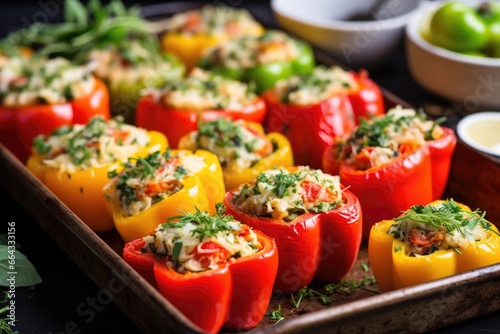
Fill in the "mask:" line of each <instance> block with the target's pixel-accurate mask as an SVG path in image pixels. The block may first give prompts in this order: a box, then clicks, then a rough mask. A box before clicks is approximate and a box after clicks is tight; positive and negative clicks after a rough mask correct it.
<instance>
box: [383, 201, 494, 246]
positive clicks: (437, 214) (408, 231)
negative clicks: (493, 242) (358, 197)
mask: <svg viewBox="0 0 500 334" xmlns="http://www.w3.org/2000/svg"><path fill="white" fill-rule="evenodd" d="M395 221H396V224H395V225H393V226H391V228H390V229H389V231H388V232H387V233H390V234H393V235H394V238H395V239H399V240H401V241H403V242H404V243H405V248H406V255H408V256H421V255H429V254H432V253H434V252H436V251H438V250H447V249H454V250H455V251H456V252H457V253H460V249H465V248H467V247H469V246H470V245H471V244H473V243H474V242H476V241H481V240H485V239H486V238H488V237H489V235H490V234H491V233H492V232H493V230H491V224H490V223H489V222H488V221H486V220H485V219H484V213H483V214H481V212H477V211H476V212H471V211H465V210H464V209H463V208H462V207H461V206H459V205H457V204H456V203H455V202H454V201H453V200H450V201H444V202H440V203H437V204H429V205H427V206H413V207H411V208H410V209H409V210H408V211H406V212H405V213H403V215H401V216H400V217H398V218H396V219H395ZM494 233H495V232H494Z"/></svg>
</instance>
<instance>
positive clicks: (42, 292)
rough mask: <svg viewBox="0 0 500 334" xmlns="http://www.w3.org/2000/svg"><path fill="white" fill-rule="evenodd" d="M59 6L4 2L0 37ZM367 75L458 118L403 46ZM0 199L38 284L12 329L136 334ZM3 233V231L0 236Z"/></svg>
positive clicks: (491, 320) (265, 11)
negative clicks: (417, 72) (421, 77)
mask: <svg viewBox="0 0 500 334" xmlns="http://www.w3.org/2000/svg"><path fill="white" fill-rule="evenodd" d="M154 2H155V1H150V2H146V3H144V2H143V5H146V6H149V5H151V4H152V3H154ZM61 3H62V1H60V0H47V1H43V0H42V1H37V2H35V1H31V2H28V1H20V2H15V3H14V2H12V3H8V4H6V3H5V2H4V3H2V9H1V10H0V22H1V23H0V26H1V33H2V34H5V33H6V32H8V31H11V30H13V29H15V28H20V27H23V26H24V25H25V24H26V22H33V21H36V20H49V21H57V20H59V19H60V18H61V9H62V5H61ZM126 3H128V2H126ZM212 3H213V2H212ZM229 3H230V4H233V5H234V4H237V5H241V6H244V7H246V8H248V9H250V10H251V11H252V13H254V15H256V17H257V18H258V19H259V20H261V21H262V22H264V23H265V24H267V25H269V26H273V25H274V20H273V17H272V14H271V11H270V9H269V2H268V1H252V2H250V1H234V0H233V1H229ZM43 5H44V6H45V7H42V6H43ZM49 5H50V6H49ZM47 6H49V7H47ZM44 8H45V10H44ZM47 8H48V9H47ZM40 10H42V11H40ZM43 13H45V14H43ZM371 76H372V78H373V79H374V80H375V81H376V82H378V83H379V84H380V85H381V86H382V87H384V88H386V89H387V90H389V91H391V92H393V93H394V94H396V95H397V96H399V97H401V98H402V99H404V100H406V101H407V102H409V103H411V104H413V105H414V106H417V107H425V109H426V110H427V111H429V110H430V111H432V110H439V112H442V110H449V111H450V110H451V111H452V112H451V113H449V114H450V115H451V116H452V118H453V117H460V116H461V115H460V111H459V110H460V108H459V106H457V105H456V104H452V103H449V102H447V101H444V100H442V99H440V98H439V97H437V96H435V95H433V94H432V93H430V92H427V91H425V90H424V89H423V88H421V87H420V86H419V85H418V84H417V83H416V82H415V81H414V80H413V79H412V77H411V75H410V73H409V72H408V69H407V67H406V58H405V49H404V44H403V41H402V42H401V47H400V49H399V50H398V51H397V52H396V53H395V54H394V55H393V56H392V57H391V58H390V59H388V60H387V63H385V64H384V65H383V66H382V67H380V68H378V69H377V70H373V71H371ZM2 188H3V187H2ZM0 196H1V198H2V199H3V201H2V202H3V204H2V208H3V210H2V211H3V212H4V213H3V215H2V217H3V219H4V222H5V223H4V226H6V225H7V222H15V223H16V231H15V233H16V241H17V243H18V246H20V251H21V252H23V253H24V254H25V255H26V256H27V257H28V258H29V259H30V260H31V261H32V263H33V264H34V265H35V267H36V268H37V270H38V273H39V274H40V276H41V277H42V279H43V282H42V283H41V284H38V285H36V286H33V287H30V288H17V289H16V292H15V303H16V309H15V312H16V313H15V314H16V318H17V322H16V326H15V328H14V329H15V330H17V331H18V332H19V333H118V332H122V333H133V332H138V330H137V329H135V326H134V324H133V323H131V321H130V320H129V319H128V318H127V317H126V316H125V315H124V314H123V313H122V312H121V311H120V310H119V309H118V308H117V307H116V306H115V305H114V304H113V302H112V300H110V299H109V298H106V296H105V294H103V293H102V290H101V289H99V287H98V286H96V285H95V284H94V283H93V282H92V281H91V280H90V279H89V278H88V277H87V275H86V273H85V272H83V271H81V270H80V268H79V267H78V266H77V265H76V264H75V263H74V262H72V260H71V259H70V258H69V256H68V255H67V254H65V253H63V252H62V251H61V248H59V246H58V245H57V244H55V243H54V242H53V241H52V240H51V239H50V237H49V236H48V235H47V234H46V233H45V232H44V231H43V230H42V229H41V228H40V227H39V226H38V225H37V223H36V222H35V219H34V218H35V217H30V216H28V215H27V214H26V213H25V212H23V210H22V209H21V207H20V206H19V205H18V203H16V202H15V201H14V200H13V199H12V198H10V196H9V195H8V191H6V189H0ZM6 232H7V227H5V230H3V231H0V233H6ZM0 305H2V306H3V305H5V304H0ZM130 307H134V306H133V305H130ZM0 333H1V330H0ZM433 333H443V334H444V333H454V334H456V333H463V334H469V333H500V313H498V312H497V313H495V314H492V315H486V316H484V317H480V318H477V319H473V320H470V321H467V322H464V323H460V324H456V325H453V326H451V327H446V328H442V329H438V330H435V331H433Z"/></svg>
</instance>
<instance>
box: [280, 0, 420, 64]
mask: <svg viewBox="0 0 500 334" xmlns="http://www.w3.org/2000/svg"><path fill="white" fill-rule="evenodd" d="M375 1H376V0H349V1H340V0H306V1H304V0H272V1H271V8H272V11H273V13H274V16H275V18H276V21H277V22H278V24H279V25H280V27H282V28H283V29H284V30H286V31H288V32H290V33H292V34H293V35H295V36H297V37H299V38H302V39H304V40H306V41H308V42H310V43H311V44H312V45H314V46H316V47H319V48H321V49H324V50H325V51H328V52H329V53H331V54H332V55H333V56H334V57H335V58H336V59H337V60H339V61H340V62H342V63H344V64H345V65H347V66H349V67H351V68H359V67H364V68H373V67H378V66H379V65H381V64H382V63H383V62H384V61H385V60H386V59H387V58H388V57H389V56H390V55H391V54H392V53H393V52H394V50H395V49H396V48H397V47H398V45H399V43H401V42H402V39H403V36H404V27H405V25H406V23H407V22H408V19H409V17H410V16H411V15H412V14H413V12H414V11H415V10H416V8H417V7H418V3H419V1H417V0H412V1H403V0H388V1H387V5H385V7H382V8H381V9H380V11H379V13H378V16H377V18H379V19H378V20H376V21H365V22H352V21H346V18H348V17H350V16H352V15H354V14H355V13H358V12H362V11H368V10H369V9H370V8H372V7H373V4H374V3H375Z"/></svg>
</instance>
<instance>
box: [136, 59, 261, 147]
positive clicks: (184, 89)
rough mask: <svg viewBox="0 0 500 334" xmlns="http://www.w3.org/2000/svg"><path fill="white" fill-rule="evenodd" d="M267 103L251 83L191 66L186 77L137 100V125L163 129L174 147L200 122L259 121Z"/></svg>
mask: <svg viewBox="0 0 500 334" xmlns="http://www.w3.org/2000/svg"><path fill="white" fill-rule="evenodd" d="M265 112H266V106H265V103H264V101H263V100H262V99H261V98H260V97H258V96H257V95H256V94H255V93H254V92H253V90H252V89H251V87H250V86H249V85H247V84H245V83H242V82H239V81H236V80H232V79H227V78H224V77H222V76H219V75H217V74H214V73H211V72H207V71H204V70H201V69H199V68H197V69H195V70H193V71H192V72H191V74H190V75H189V77H187V78H186V79H185V80H181V81H176V82H170V83H168V84H167V85H166V86H165V87H163V88H162V89H160V90H154V91H150V93H149V94H148V95H146V96H144V97H142V98H141V99H140V100H139V104H138V107H137V115H136V124H137V126H140V127H143V128H146V129H150V130H157V131H160V132H163V133H164V134H165V135H166V136H167V138H168V141H169V143H170V145H171V147H173V148H178V143H179V140H180V138H181V137H182V136H184V135H186V134H188V133H189V132H191V131H195V130H196V129H197V128H198V123H199V122H204V121H210V120H216V119H219V118H221V117H224V118H230V119H244V120H249V121H253V122H257V123H260V122H262V121H263V120H264V117H265Z"/></svg>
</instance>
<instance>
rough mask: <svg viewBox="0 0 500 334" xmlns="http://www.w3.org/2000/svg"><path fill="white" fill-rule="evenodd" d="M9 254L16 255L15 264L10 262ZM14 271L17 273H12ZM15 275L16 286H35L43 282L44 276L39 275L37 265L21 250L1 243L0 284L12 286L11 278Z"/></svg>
mask: <svg viewBox="0 0 500 334" xmlns="http://www.w3.org/2000/svg"><path fill="white" fill-rule="evenodd" d="M9 256H11V258H12V257H14V259H15V264H13V265H12V264H11V263H9V260H10V261H12V259H9ZM11 272H14V273H15V274H10V273H11ZM12 276H14V277H15V286H16V287H26V286H33V285H36V284H39V283H41V282H42V278H41V277H40V275H38V273H37V271H36V269H35V266H33V264H32V263H31V261H30V260H28V258H27V257H26V255H24V254H23V253H21V252H20V251H19V250H17V249H16V250H15V251H14V250H12V248H10V249H9V247H8V246H7V245H4V244H1V245H0V286H7V287H8V286H10V283H9V282H10V281H8V279H10V278H11V277H12Z"/></svg>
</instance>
